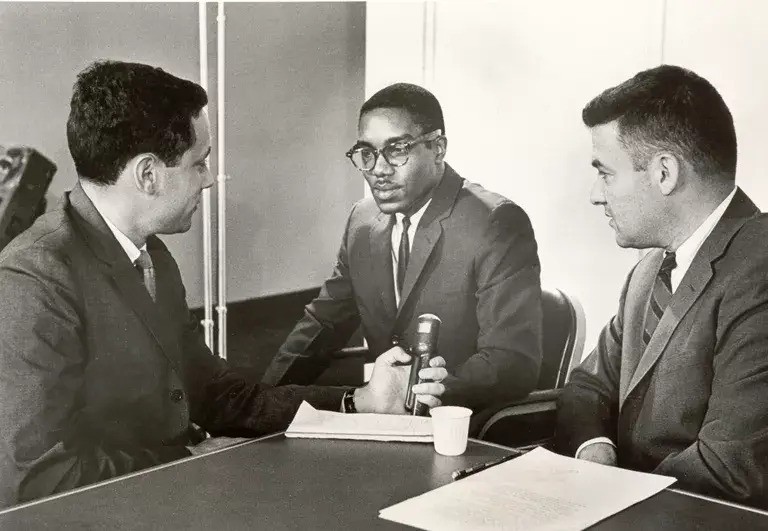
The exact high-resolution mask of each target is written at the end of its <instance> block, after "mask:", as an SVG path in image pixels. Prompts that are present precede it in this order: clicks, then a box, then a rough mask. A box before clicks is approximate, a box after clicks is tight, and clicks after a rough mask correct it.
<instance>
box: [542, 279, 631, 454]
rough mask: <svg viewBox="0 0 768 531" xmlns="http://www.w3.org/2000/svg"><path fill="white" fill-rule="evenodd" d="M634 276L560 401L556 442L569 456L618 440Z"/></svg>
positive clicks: (560, 449) (576, 369)
mask: <svg viewBox="0 0 768 531" xmlns="http://www.w3.org/2000/svg"><path fill="white" fill-rule="evenodd" d="M633 272H634V270H633ZM631 277H632V272H630V274H629V276H628V278H627V281H626V282H625V284H624V288H623V289H622V293H621V298H620V300H619V310H618V312H617V313H616V315H614V316H613V317H612V318H611V320H610V321H609V322H608V324H607V325H606V326H605V328H603V330H602V331H601V332H600V337H599V338H598V341H597V346H596V347H595V349H594V350H593V351H592V352H591V353H590V354H589V356H587V358H585V359H584V361H583V362H582V363H581V364H580V365H579V366H578V367H576V368H575V369H574V370H573V372H572V373H571V376H570V379H569V380H568V383H567V384H566V385H565V388H564V389H563V393H562V394H561V395H560V398H559V400H558V404H557V430H556V445H557V450H558V451H559V452H561V453H563V454H565V455H568V456H574V455H575V454H576V450H577V449H578V448H579V446H581V444H582V443H584V442H586V441H589V440H591V439H594V438H597V437H607V438H608V439H610V440H611V441H613V442H614V443H616V442H617V441H616V426H617V423H618V408H619V378H620V375H621V355H622V352H621V348H622V346H621V345H622V337H623V333H624V320H623V315H624V304H625V301H626V297H627V289H628V287H629V281H630V278H631Z"/></svg>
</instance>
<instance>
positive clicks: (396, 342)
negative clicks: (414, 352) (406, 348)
mask: <svg viewBox="0 0 768 531" xmlns="http://www.w3.org/2000/svg"><path fill="white" fill-rule="evenodd" d="M390 341H391V342H392V346H393V347H396V346H398V345H399V344H400V336H399V335H397V334H392V339H391V340H390Z"/></svg>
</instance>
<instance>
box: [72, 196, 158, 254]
mask: <svg viewBox="0 0 768 531" xmlns="http://www.w3.org/2000/svg"><path fill="white" fill-rule="evenodd" d="M83 192H85V195H86V196H87V197H88V199H90V200H91V203H93V206H94V208H95V209H96V212H98V213H99V215H100V216H101V217H102V219H104V223H106V224H107V227H109V230H110V231H112V234H114V236H115V239H116V240H117V243H119V244H120V247H122V248H123V250H124V251H125V254H127V255H128V259H129V260H130V261H131V263H134V262H136V259H137V258H138V257H139V255H141V251H146V250H147V244H146V243H145V244H144V245H142V246H141V249H139V248H138V247H136V245H135V244H134V243H133V242H132V241H131V239H130V238H129V237H128V236H126V235H125V234H123V232H122V231H121V230H120V229H118V228H117V227H116V226H115V224H114V223H112V222H111V221H110V220H109V218H108V217H107V216H106V215H105V214H104V211H102V210H101V209H100V208H99V204H98V202H97V201H96V199H94V197H93V196H92V195H91V194H89V193H88V187H87V186H83Z"/></svg>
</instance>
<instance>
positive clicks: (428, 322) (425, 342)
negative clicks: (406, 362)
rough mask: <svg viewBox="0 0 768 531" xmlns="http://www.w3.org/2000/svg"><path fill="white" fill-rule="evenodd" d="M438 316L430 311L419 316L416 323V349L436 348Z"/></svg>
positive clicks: (438, 330)
mask: <svg viewBox="0 0 768 531" xmlns="http://www.w3.org/2000/svg"><path fill="white" fill-rule="evenodd" d="M440 323H441V321H440V318H439V317H438V316H436V315H434V314H431V313H424V314H421V315H420V316H419V319H418V321H417V323H416V341H415V343H416V346H415V348H416V350H417V351H424V350H429V351H435V350H437V337H438V334H439V332H440Z"/></svg>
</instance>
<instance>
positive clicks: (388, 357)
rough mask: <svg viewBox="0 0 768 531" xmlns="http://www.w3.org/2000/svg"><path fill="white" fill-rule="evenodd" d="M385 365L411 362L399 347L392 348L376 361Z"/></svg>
mask: <svg viewBox="0 0 768 531" xmlns="http://www.w3.org/2000/svg"><path fill="white" fill-rule="evenodd" d="M376 361H381V362H383V363H384V364H386V365H395V364H397V363H408V362H410V361H411V356H410V354H408V353H407V352H406V351H404V350H403V349H402V348H401V347H392V348H391V349H389V350H388V351H386V352H385V353H384V354H382V355H381V356H379V358H378V360H376Z"/></svg>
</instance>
